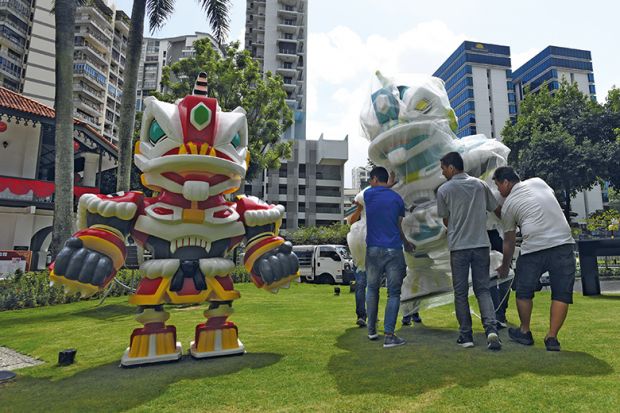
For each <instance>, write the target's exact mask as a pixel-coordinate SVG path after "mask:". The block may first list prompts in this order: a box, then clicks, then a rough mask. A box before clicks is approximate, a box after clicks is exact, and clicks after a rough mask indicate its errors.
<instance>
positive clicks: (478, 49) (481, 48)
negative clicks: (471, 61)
mask: <svg viewBox="0 0 620 413" xmlns="http://www.w3.org/2000/svg"><path fill="white" fill-rule="evenodd" d="M471 50H474V51H476V52H488V51H489V50H488V49H487V48H486V47H485V45H483V44H482V43H476V44H475V45H474V46H473V47H472V48H471Z"/></svg>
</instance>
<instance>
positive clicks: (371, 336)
mask: <svg viewBox="0 0 620 413" xmlns="http://www.w3.org/2000/svg"><path fill="white" fill-rule="evenodd" d="M378 338H379V334H377V332H376V331H369V332H368V340H371V341H375V340H376V339H378Z"/></svg>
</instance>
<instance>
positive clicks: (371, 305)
mask: <svg viewBox="0 0 620 413" xmlns="http://www.w3.org/2000/svg"><path fill="white" fill-rule="evenodd" d="M406 272H407V266H406V264H405V256H404V255H403V250H402V248H399V249H396V248H380V247H368V248H367V249H366V275H367V277H368V286H367V289H366V309H367V310H368V334H376V332H377V312H378V309H379V286H380V285H381V277H382V275H383V274H384V273H385V275H386V280H387V292H388V300H387V303H386V304H385V317H384V321H383V330H384V331H385V333H386V334H394V328H395V326H396V318H397V317H398V309H399V307H400V289H401V286H402V285H403V279H404V278H405V275H406Z"/></svg>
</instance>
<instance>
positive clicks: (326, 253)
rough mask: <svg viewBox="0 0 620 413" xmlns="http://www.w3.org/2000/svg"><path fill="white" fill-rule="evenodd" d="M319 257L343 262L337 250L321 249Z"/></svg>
mask: <svg viewBox="0 0 620 413" xmlns="http://www.w3.org/2000/svg"><path fill="white" fill-rule="evenodd" d="M319 257H321V258H331V259H332V260H334V261H342V260H341V259H340V255H338V253H337V252H336V251H335V250H333V249H331V248H328V247H320V250H319Z"/></svg>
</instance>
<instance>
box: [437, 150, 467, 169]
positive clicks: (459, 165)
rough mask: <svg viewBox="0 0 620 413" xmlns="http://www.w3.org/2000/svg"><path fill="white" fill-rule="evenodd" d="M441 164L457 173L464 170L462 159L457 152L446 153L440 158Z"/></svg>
mask: <svg viewBox="0 0 620 413" xmlns="http://www.w3.org/2000/svg"><path fill="white" fill-rule="evenodd" d="M441 163H442V164H444V165H445V166H450V165H452V166H454V169H456V170H457V171H462V170H464V169H465V167H464V166H463V158H462V157H461V154H460V153H458V152H448V153H447V154H445V155H444V156H443V158H441Z"/></svg>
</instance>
